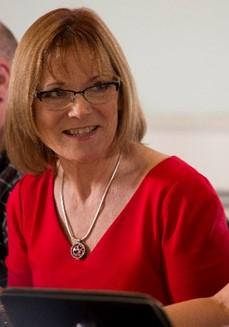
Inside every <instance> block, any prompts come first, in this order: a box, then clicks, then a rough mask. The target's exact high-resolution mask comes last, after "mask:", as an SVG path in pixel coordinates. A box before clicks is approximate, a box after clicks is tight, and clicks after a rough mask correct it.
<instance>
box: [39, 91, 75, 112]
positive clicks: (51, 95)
mask: <svg viewBox="0 0 229 327" xmlns="http://www.w3.org/2000/svg"><path fill="white" fill-rule="evenodd" d="M72 97H73V94H72V92H70V91H65V90H53V91H47V92H44V93H42V97H41V101H42V102H43V103H44V104H46V105H47V107H48V108H49V109H51V110H61V109H63V108H65V107H66V106H68V104H69V103H70V102H71V101H72Z"/></svg>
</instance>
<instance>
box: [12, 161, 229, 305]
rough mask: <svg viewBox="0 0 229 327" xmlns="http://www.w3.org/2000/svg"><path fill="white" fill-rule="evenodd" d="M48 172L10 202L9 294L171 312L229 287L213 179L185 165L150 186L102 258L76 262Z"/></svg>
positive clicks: (132, 203) (226, 238) (160, 173)
mask: <svg viewBox="0 0 229 327" xmlns="http://www.w3.org/2000/svg"><path fill="white" fill-rule="evenodd" d="M53 183H54V178H53V175H52V172H51V171H50V170H48V171H47V172H45V173H44V174H43V175H41V176H39V177H34V176H32V175H26V176H25V177H24V178H22V180H21V181H20V182H19V183H18V184H17V186H16V187H15V188H14V190H13V192H12V193H11V196H10V199H9V202H8V229H9V256H8V258H7V265H8V270H9V280H8V284H9V286H33V287H44V288H65V289H66V288H72V289H99V290H123V291H137V292H144V293H149V294H151V295H152V296H154V297H155V298H157V299H158V300H160V301H161V302H162V303H163V304H168V303H172V302H178V301H181V300H185V299H189V298H195V297H202V296H209V295H212V294H213V293H215V292H216V291H217V290H219V289H220V288H221V287H222V286H224V285H225V284H226V283H227V282H228V281H229V234H228V233H229V232H228V229H227V225H226V218H225V215H224V210H223V208H222V205H221V203H220V201H219V199H218V197H217V195H216V193H215V191H214V189H213V188H212V186H211V185H210V184H209V182H208V181H207V179H206V178H205V177H203V176H202V175H200V174H199V173H198V172H196V170H194V169H193V168H191V167H190V166H189V165H187V164H186V163H185V162H183V161H182V160H180V159H178V158H177V157H170V158H168V159H166V160H164V161H163V162H161V163H160V164H158V165H157V166H156V167H155V168H153V169H152V170H151V171H150V172H149V173H148V174H147V175H146V177H145V178H144V180H143V181H142V183H141V184H140V186H139V187H138V189H137V191H136V192H135V193H134V195H133V196H132V198H131V199H130V200H129V202H128V203H127V205H126V206H125V208H123V210H122V212H121V213H120V215H119V216H118V217H117V218H116V219H115V221H114V222H113V224H112V225H111V226H110V227H109V229H108V230H107V231H106V232H105V234H104V235H103V237H102V238H101V239H100V241H99V242H98V244H97V245H96V247H95V248H94V250H93V251H92V252H91V253H90V254H89V255H88V256H87V257H86V258H85V259H83V260H79V261H78V260H76V259H73V258H72V257H71V255H70V243H69V241H68V240H67V238H66V235H65V233H64V232H63V230H62V228H61V225H60V223H59V221H58V215H57V211H56V207H55V203H54V195H53Z"/></svg>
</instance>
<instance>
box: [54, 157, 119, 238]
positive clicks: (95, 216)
mask: <svg viewBox="0 0 229 327" xmlns="http://www.w3.org/2000/svg"><path fill="white" fill-rule="evenodd" d="M120 161H121V154H119V157H118V160H117V163H116V165H115V167H114V170H113V172H112V175H111V177H110V179H109V181H108V183H107V186H106V188H105V190H104V192H103V195H102V198H101V200H100V203H99V206H98V209H97V210H96V213H95V215H94V217H93V219H92V223H91V225H90V227H89V229H88V231H87V233H86V234H85V235H84V236H83V237H81V238H76V237H75V236H74V233H73V230H72V226H71V224H70V221H69V218H68V216H67V212H66V208H65V201H64V170H63V169H62V175H61V187H60V204H61V209H62V213H63V218H64V224H65V226H66V229H67V232H68V235H69V237H70V239H71V242H72V244H74V242H75V241H77V242H78V241H80V242H81V241H84V240H85V239H87V238H88V236H89V235H90V234H91V232H92V230H93V228H94V226H95V224H96V221H97V219H98V217H99V213H100V210H101V207H102V205H103V202H104V200H105V198H106V195H107V193H108V191H109V188H110V186H111V183H112V182H113V180H114V178H115V175H116V172H117V170H118V167H119V164H120Z"/></svg>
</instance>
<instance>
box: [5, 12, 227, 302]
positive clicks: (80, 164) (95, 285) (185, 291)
mask: <svg viewBox="0 0 229 327" xmlns="http://www.w3.org/2000/svg"><path fill="white" fill-rule="evenodd" d="M144 132H145V121H144V118H143V114H142V111H141V107H140V104H139V101H138V97H137V93H136V89H135V84H134V81H133V78H132V76H131V72H130V69H129V67H128V64H127V62H126V59H125V57H124V55H123V53H122V50H121V49H120V47H119V45H118V43H117V41H116V40H115V38H114V36H113V35H112V34H111V32H110V31H109V29H108V28H107V26H106V25H105V24H104V23H103V21H102V20H101V19H100V18H99V17H98V16H97V15H96V14H95V13H94V12H93V11H91V10H89V9H85V8H81V9H75V10H69V9H57V10H54V11H51V12H49V13H47V14H46V15H44V16H42V17H40V18H39V19H38V20H37V21H36V22H35V23H34V24H33V25H32V26H31V27H30V28H29V29H28V31H27V32H26V33H25V35H24V37H23V38H22V40H21V42H20V44H19V46H18V49H17V52H16V55H15V60H14V65H13V71H12V79H11V84H10V95H9V110H8V115H7V130H6V142H7V149H8V152H9V156H10V159H11V160H12V162H13V163H14V165H16V167H17V168H18V169H20V170H22V171H24V172H26V173H28V174H26V175H25V177H24V178H23V179H22V180H21V181H20V183H18V185H17V187H16V188H15V190H14V191H13V192H12V194H11V197H10V199H9V202H8V230H9V256H8V259H7V264H8V274H9V278H8V284H9V286H32V287H48V288H74V289H106V290H124V291H138V292H143V293H148V294H151V295H152V296H154V297H155V298H157V299H159V300H160V301H161V302H162V303H163V304H170V303H174V302H178V301H183V300H186V299H190V298H194V297H200V296H201V297H202V296H209V295H212V294H214V293H215V292H216V291H218V290H219V289H220V288H221V287H222V286H223V285H225V284H226V282H227V281H228V276H229V237H228V236H229V235H228V229H227V225H226V219H225V215H224V211H223V208H222V205H221V203H220V201H219V199H218V197H217V195H216V193H215V191H214V189H213V188H212V186H211V185H210V184H209V182H208V181H207V180H206V178H205V177H203V176H202V175H200V174H199V173H198V172H197V171H196V170H195V169H193V168H192V167H190V166H189V165H188V164H186V163H185V162H183V161H182V160H181V159H179V158H177V157H175V156H171V157H169V156H167V155H166V154H162V153H159V152H157V151H155V150H152V149H150V148H148V147H146V146H144V145H143V144H142V143H141V140H142V138H143V136H144ZM12 145H14V146H13V147H12ZM12 149H14V150H12ZM15 149H17V150H16V151H15ZM216 276H217V278H216Z"/></svg>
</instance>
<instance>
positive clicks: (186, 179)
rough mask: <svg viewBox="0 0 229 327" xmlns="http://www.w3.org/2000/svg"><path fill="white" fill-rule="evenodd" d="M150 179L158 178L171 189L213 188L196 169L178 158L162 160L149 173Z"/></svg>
mask: <svg viewBox="0 0 229 327" xmlns="http://www.w3.org/2000/svg"><path fill="white" fill-rule="evenodd" d="M148 175H149V178H150V177H151V178H156V179H158V180H159V181H160V182H163V183H166V184H167V185H168V186H170V187H175V186H176V187H178V186H180V187H182V186H183V187H185V188H188V187H195V186H198V187H200V186H202V187H204V188H207V189H209V190H212V189H213V187H212V185H211V183H210V182H209V180H208V179H207V178H206V177H205V176H204V175H203V174H202V173H200V172H199V171H198V170H197V169H196V168H194V167H192V166H191V165H190V164H188V163H187V162H185V161H184V160H182V159H180V158H179V157H177V156H170V157H168V158H166V159H164V160H162V161H161V162H160V163H159V164H158V165H156V166H155V167H153V168H152V169H151V170H150V172H149V174H148Z"/></svg>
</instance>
